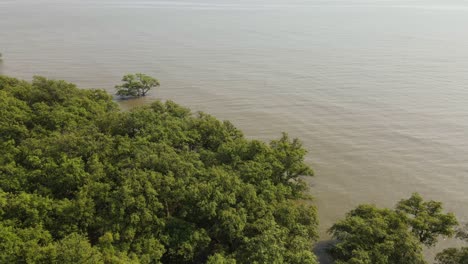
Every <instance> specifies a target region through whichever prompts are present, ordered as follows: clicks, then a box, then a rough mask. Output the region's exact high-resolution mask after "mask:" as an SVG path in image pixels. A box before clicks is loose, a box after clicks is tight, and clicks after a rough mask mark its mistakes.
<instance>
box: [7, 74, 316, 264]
mask: <svg viewBox="0 0 468 264" xmlns="http://www.w3.org/2000/svg"><path fill="white" fill-rule="evenodd" d="M0 100H1V103H0V263H181V264H183V263H211V264H214V263H217V264H218V263H219V264H220V263H226V264H233V263H258V264H260V263H292V264H294V263H297V264H299V263H301V264H302V263H306V264H307V263H317V261H316V258H315V256H314V255H313V253H312V252H311V246H312V243H313V241H314V240H315V239H316V238H317V233H316V227H317V217H316V209H315V207H314V206H312V205H311V203H310V201H309V200H308V199H307V197H306V196H305V195H304V193H303V191H304V188H305V185H304V184H303V182H302V181H301V178H300V176H303V175H311V174H312V171H311V169H310V168H309V167H308V166H307V165H306V164H304V161H303V158H304V155H305V153H306V152H305V150H304V149H303V148H302V146H301V144H300V142H299V141H298V140H295V139H290V138H289V137H288V136H287V135H286V134H283V135H282V137H281V138H280V139H279V140H275V141H272V142H271V144H266V143H264V142H261V141H257V140H247V139H246V138H244V136H243V135H242V132H241V131H239V130H238V129H236V128H235V127H234V126H233V125H232V124H231V123H229V122H226V121H225V122H221V121H218V120H217V119H215V118H213V117H212V116H209V115H207V114H203V113H198V114H193V113H191V112H190V111H189V110H188V109H186V108H183V107H180V106H179V105H177V104H175V103H173V102H171V101H167V102H159V101H157V102H154V103H153V104H151V105H149V106H146V107H141V108H136V109H134V110H132V111H128V112H122V111H119V109H118V107H117V105H116V104H115V103H114V102H113V101H112V98H111V96H110V95H108V94H107V93H105V92H103V91H100V90H80V89H77V88H76V87H75V86H74V85H72V84H69V83H66V82H64V81H54V80H48V79H46V78H43V77H35V78H34V80H33V81H32V83H28V82H25V81H20V80H17V79H14V78H9V77H5V76H0Z"/></svg>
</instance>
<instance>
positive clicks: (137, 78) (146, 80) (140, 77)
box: [115, 73, 159, 97]
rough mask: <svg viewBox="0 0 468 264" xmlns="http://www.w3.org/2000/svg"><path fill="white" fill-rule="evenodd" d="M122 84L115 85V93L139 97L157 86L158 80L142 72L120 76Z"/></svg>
mask: <svg viewBox="0 0 468 264" xmlns="http://www.w3.org/2000/svg"><path fill="white" fill-rule="evenodd" d="M122 82H123V84H122V85H116V86H115V89H116V90H117V95H120V96H133V97H140V96H146V94H147V93H148V92H149V91H150V90H151V89H153V88H155V87H158V86H159V81H158V80H157V79H155V78H153V77H151V76H148V75H146V74H143V73H135V74H127V75H125V76H124V77H122Z"/></svg>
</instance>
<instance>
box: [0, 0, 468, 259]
mask: <svg viewBox="0 0 468 264" xmlns="http://www.w3.org/2000/svg"><path fill="white" fill-rule="evenodd" d="M467 25H468V3H467V2H466V1H453V0H452V1H394V0H388V1H370V0H361V1H355V0H349V1H345V0H334V1H315V0H311V1H304V0H269V1H266V0H251V1H234V0H199V1H195V0H185V1H182V0H172V1H162V0H153V1H130V0H102V1H78V0H68V1H66V0H65V1H59V0H35V1H33V0H18V1H9V0H0V52H1V53H2V54H3V62H1V61H0V74H7V75H11V76H15V77H20V78H25V79H28V80H29V79H31V76H33V75H44V76H47V77H50V78H58V79H65V80H67V81H70V82H74V83H76V84H77V85H78V86H79V87H85V88H88V87H92V88H103V89H106V90H108V91H109V92H113V86H114V85H115V84H117V83H118V82H119V80H120V77H121V76H122V75H123V74H125V73H132V72H144V73H147V74H149V75H152V76H155V77H157V78H159V79H160V81H161V83H162V86H161V87H160V88H158V89H157V90H155V91H154V92H152V93H151V94H150V95H149V96H147V97H145V98H141V99H136V100H125V101H121V102H120V103H121V105H122V107H124V108H127V109H128V108H131V107H134V106H137V105H142V104H147V103H150V102H151V101H154V100H156V99H163V100H166V99H170V100H174V101H176V102H178V103H180V104H182V105H185V106H188V107H190V108H191V109H193V110H195V111H198V110H200V111H206V112H208V113H210V114H213V115H215V116H216V117H218V118H221V119H228V120H230V121H232V122H233V123H234V124H235V125H236V126H238V127H239V128H241V129H242V130H243V131H244V132H245V134H246V136H248V137H249V138H259V139H263V140H269V139H273V138H277V137H279V136H280V133H281V132H282V131H287V132H289V133H290V135H292V136H294V137H299V138H300V139H301V140H302V141H303V143H304V145H305V147H306V148H307V149H308V150H309V155H308V162H310V164H311V165H312V166H313V167H314V169H315V172H316V177H314V178H310V179H307V180H308V182H309V184H310V185H311V187H312V188H311V192H312V193H313V195H314V196H315V198H316V204H317V205H318V207H319V215H320V221H321V227H320V231H321V234H322V238H323V239H324V240H325V239H327V238H328V237H327V235H326V230H327V229H328V228H329V227H330V225H331V224H332V223H333V222H335V221H336V220H337V219H339V218H341V217H343V215H344V214H345V213H346V212H347V211H348V210H350V209H352V208H353V207H355V206H356V205H357V204H360V203H375V204H377V205H379V206H393V205H394V204H395V203H396V202H397V201H398V200H399V199H402V198H406V197H409V195H410V194H411V193H412V192H420V193H421V194H422V195H424V196H425V197H426V198H428V199H435V200H440V201H442V202H444V204H445V207H446V208H447V210H449V211H453V212H455V213H456V214H457V216H458V218H459V219H460V221H462V222H464V221H468V191H467V190H468V31H467ZM443 245H446V244H444V243H442V244H441V246H443ZM437 250H438V249H432V250H430V251H428V255H429V256H431V255H432V254H433V253H434V252H436V251H437Z"/></svg>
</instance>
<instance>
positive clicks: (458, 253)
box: [436, 224, 468, 264]
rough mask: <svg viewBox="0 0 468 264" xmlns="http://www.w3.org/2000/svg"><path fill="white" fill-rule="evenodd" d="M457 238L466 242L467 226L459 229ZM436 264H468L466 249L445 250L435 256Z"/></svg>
mask: <svg viewBox="0 0 468 264" xmlns="http://www.w3.org/2000/svg"><path fill="white" fill-rule="evenodd" d="M457 238H459V239H461V240H463V241H465V242H468V224H465V226H464V227H463V228H460V229H459V230H458V232H457ZM436 261H437V262H436V263H437V264H468V247H462V248H447V249H445V250H443V251H442V252H440V253H438V254H437V256H436Z"/></svg>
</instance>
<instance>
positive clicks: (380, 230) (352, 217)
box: [329, 193, 458, 264]
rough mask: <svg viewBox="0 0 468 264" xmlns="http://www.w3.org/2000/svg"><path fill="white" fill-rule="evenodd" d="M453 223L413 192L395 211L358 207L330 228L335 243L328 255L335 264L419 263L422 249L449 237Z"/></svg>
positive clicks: (436, 206) (449, 216)
mask: <svg viewBox="0 0 468 264" xmlns="http://www.w3.org/2000/svg"><path fill="white" fill-rule="evenodd" d="M457 224H458V223H457V220H456V218H455V216H454V215H453V214H451V213H448V214H444V213H442V205H441V203H439V202H435V201H429V202H424V201H423V199H422V197H421V196H420V195H419V194H417V193H415V194H413V195H412V196H411V197H410V198H409V199H407V200H401V201H400V202H399V203H398V204H397V205H396V209H395V210H391V209H381V208H377V207H375V206H374V205H360V206H358V207H357V208H356V209H354V210H352V211H351V212H349V213H348V214H347V215H346V217H345V218H344V219H343V220H340V221H338V222H337V223H336V224H334V225H333V226H332V227H331V228H330V230H329V232H330V233H331V234H332V236H333V238H335V239H336V240H337V242H336V244H335V245H333V246H332V247H331V248H330V254H331V256H332V257H333V258H334V259H335V260H336V262H335V263H337V264H341V263H343V264H344V263H348V264H399V263H405V264H423V263H426V261H425V260H424V257H423V255H422V246H423V245H426V246H433V245H434V244H435V243H436V242H437V238H438V237H439V236H445V237H451V236H452V235H453V234H454V227H455V226H456V225H457Z"/></svg>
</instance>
